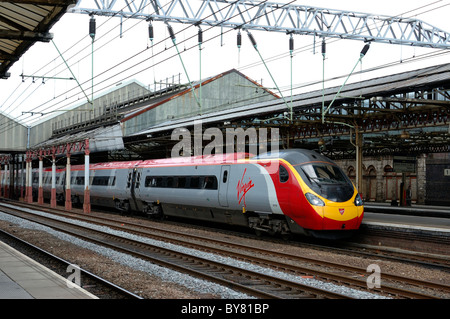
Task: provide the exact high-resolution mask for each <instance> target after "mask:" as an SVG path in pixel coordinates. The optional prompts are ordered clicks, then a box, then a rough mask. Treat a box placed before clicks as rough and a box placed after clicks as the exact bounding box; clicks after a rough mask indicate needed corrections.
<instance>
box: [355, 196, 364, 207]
mask: <svg viewBox="0 0 450 319" xmlns="http://www.w3.org/2000/svg"><path fill="white" fill-rule="evenodd" d="M362 205H363V201H362V199H361V196H360V195H359V193H358V194H356V197H355V206H362Z"/></svg>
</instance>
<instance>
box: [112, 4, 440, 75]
mask: <svg viewBox="0 0 450 319" xmlns="http://www.w3.org/2000/svg"><path fill="white" fill-rule="evenodd" d="M438 2H439V1H438ZM172 57H173V56H172ZM172 57H170V58H172ZM166 60H167V59H166ZM160 63H161V62H160ZM116 66H117V65H116ZM108 71H109V70H108Z"/></svg>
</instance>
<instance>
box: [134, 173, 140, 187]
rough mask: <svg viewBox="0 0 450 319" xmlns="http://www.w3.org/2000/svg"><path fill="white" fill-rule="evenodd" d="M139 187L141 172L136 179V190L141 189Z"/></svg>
mask: <svg viewBox="0 0 450 319" xmlns="http://www.w3.org/2000/svg"><path fill="white" fill-rule="evenodd" d="M139 186H141V173H140V172H139V173H138V175H137V177H136V186H135V187H136V188H139Z"/></svg>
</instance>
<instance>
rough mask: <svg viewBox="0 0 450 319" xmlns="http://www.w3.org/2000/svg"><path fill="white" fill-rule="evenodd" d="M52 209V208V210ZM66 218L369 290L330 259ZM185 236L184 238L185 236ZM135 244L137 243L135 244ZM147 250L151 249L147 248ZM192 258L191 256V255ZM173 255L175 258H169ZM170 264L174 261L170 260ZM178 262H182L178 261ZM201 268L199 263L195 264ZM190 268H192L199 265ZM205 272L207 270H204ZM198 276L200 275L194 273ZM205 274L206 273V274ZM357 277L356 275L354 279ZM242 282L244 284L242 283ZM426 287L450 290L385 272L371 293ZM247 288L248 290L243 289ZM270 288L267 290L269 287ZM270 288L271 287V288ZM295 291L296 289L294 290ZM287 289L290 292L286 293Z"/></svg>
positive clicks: (412, 294)
mask: <svg viewBox="0 0 450 319" xmlns="http://www.w3.org/2000/svg"><path fill="white" fill-rule="evenodd" d="M52 211H53V210H52ZM58 214H60V215H62V216H64V217H70V218H76V219H78V220H81V221H86V222H94V223H96V224H99V225H102V226H107V227H110V228H114V229H118V230H122V231H127V232H131V233H134V234H136V235H139V236H145V237H150V238H152V239H154V240H158V241H166V242H171V243H173V244H176V245H183V246H185V247H188V248H192V249H196V250H202V251H206V252H210V253H214V254H220V255H223V256H228V257H231V258H234V259H239V260H242V261H245V262H248V263H252V264H258V265H260V266H261V267H270V268H272V269H277V270H282V271H283V272H286V273H288V274H293V275H295V276H303V277H313V278H314V279H317V280H323V281H328V282H333V283H336V284H339V285H347V286H351V287H354V288H356V289H361V290H365V291H367V282H366V277H367V276H368V274H367V271H366V269H362V268H357V267H351V266H344V265H340V264H339V265H337V264H333V263H329V262H324V261H322V260H317V259H311V258H305V257H301V256H293V255H288V254H282V253H279V252H274V251H267V250H264V249H260V248H255V247H253V246H246V245H244V244H232V243H230V242H224V241H220V240H214V239H212V238H209V237H201V236H191V235H189V236H188V235H187V234H185V233H177V232H173V231H167V230H164V231H162V230H161V229H160V227H158V228H155V227H149V226H145V227H144V226H143V225H139V224H137V223H124V222H123V221H120V222H118V221H116V220H114V219H112V218H105V217H98V216H92V215H88V216H86V215H85V214H75V213H73V212H71V213H70V214H69V215H68V214H67V212H61V213H58ZM182 238H184V239H182ZM135 245H136V244H135ZM147 249H148V248H147ZM164 254H172V253H169V252H167V251H166V252H164ZM189 257H192V256H189ZM170 258H174V257H170ZM178 258H182V259H185V260H189V263H191V264H197V265H199V264H201V265H202V266H201V267H204V264H205V263H206V262H205V261H204V260H201V261H195V260H192V259H190V258H188V257H187V256H181V257H178ZM282 260H290V261H291V262H281V261H282ZM171 263H174V262H173V261H171ZM176 263H177V264H179V262H176ZM305 263H307V264H313V265H315V266H318V267H324V268H326V269H327V270H326V271H319V270H317V267H316V269H313V268H308V267H305V266H300V265H301V264H305ZM166 266H167V267H171V268H177V267H175V266H173V265H172V264H170V263H169V264H167V265H166ZM196 267H199V266H196ZM196 267H191V268H196ZM210 267H212V268H211V269H215V270H212V272H220V273H222V277H226V278H227V279H229V278H230V277H236V275H235V274H236V270H230V269H225V268H223V266H221V265H219V264H217V263H216V264H214V265H210ZM180 271H183V272H186V271H188V270H186V269H181V270H180ZM202 272H203V273H204V272H205V271H203V270H202ZM195 275H196V276H198V275H199V274H195ZM203 276H204V275H203ZM239 277H240V278H247V279H245V281H244V282H245V283H246V284H249V283H251V284H252V285H258V284H259V285H261V283H258V280H259V282H261V281H265V282H269V281H270V282H272V283H276V285H277V286H278V287H284V288H278V289H277V290H280V289H284V291H285V292H286V293H285V294H284V295H283V294H278V296H281V297H282V298H294V297H326V298H336V297H338V298H339V297H343V296H331V295H325V294H322V295H321V294H320V292H318V291H313V292H311V291H309V292H305V291H303V292H301V293H300V291H301V290H300V289H299V288H296V287H295V285H293V284H292V283H286V282H280V281H278V280H275V279H274V278H268V277H265V278H260V279H255V278H256V277H255V275H254V274H249V273H246V274H243V273H241V274H240V275H239ZM355 277H356V278H355ZM208 280H212V279H211V278H208ZM239 284H242V283H239ZM405 284H407V285H408V286H409V287H408V288H407V289H405V288H398V286H400V285H405ZM227 285H230V283H227ZM239 288H240V289H243V288H242V287H239ZM419 288H420V289H423V288H427V289H430V290H432V291H433V290H439V291H443V292H444V293H450V288H449V287H448V286H443V285H439V284H433V283H429V282H425V281H420V280H414V279H411V278H406V277H400V276H395V275H390V274H386V273H383V284H382V286H381V287H380V288H375V289H373V290H371V292H377V293H380V294H384V295H389V296H394V297H396V298H434V295H433V294H432V293H429V294H424V293H421V292H418V291H417V289H419ZM303 289H304V288H303ZM244 290H246V289H244ZM244 290H241V291H244ZM266 291H267V289H266ZM269 291H270V288H269ZM293 291H296V292H293ZM287 292H288V293H287ZM250 294H251V293H250ZM308 294H309V295H308ZM253 295H255V296H258V297H265V298H267V297H269V298H274V297H277V294H273V295H271V294H270V293H269V294H266V295H257V294H256V293H254V294H253Z"/></svg>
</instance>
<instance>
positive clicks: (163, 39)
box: [35, 0, 267, 112]
mask: <svg viewBox="0 0 450 319" xmlns="http://www.w3.org/2000/svg"><path fill="white" fill-rule="evenodd" d="M266 1H267V0H266ZM224 9H225V8H223V9H221V10H224ZM231 18H233V17H230V19H231ZM138 23H139V22H138ZM190 27H192V26H188V27H187V28H185V29H184V30H181V31H179V32H182V31H185V30H186V29H188V28H190ZM213 28H214V27H213V26H211V27H210V28H209V29H208V30H210V29H213ZM179 32H177V33H179ZM167 38H169V37H167ZM167 38H165V39H163V40H161V41H160V42H159V43H163V42H164V41H165V40H166V39H167ZM191 38H192V37H191ZM184 41H186V39H185V40H184ZM184 41H183V42H184ZM208 41H209V40H208ZM189 49H192V47H191V48H189ZM146 50H147V49H144V50H142V51H140V52H138V53H136V54H135V55H134V56H132V57H127V58H126V59H125V60H123V61H122V62H120V63H118V64H116V65H115V66H114V68H115V67H117V66H118V65H120V64H122V63H125V62H127V61H128V60H129V59H132V58H134V57H136V56H138V55H140V54H141V53H143V52H145V51H146ZM164 51H165V50H163V51H160V52H159V54H161V53H163V52H164ZM186 51H187V50H186ZM173 57H174V56H171V57H169V58H167V59H165V60H163V61H161V62H159V63H162V62H165V61H167V60H170V59H171V58H173ZM143 62H145V60H143V61H141V62H139V63H137V64H135V65H133V66H132V68H133V67H135V66H136V65H138V64H141V63H143ZM159 63H158V64H159ZM111 69H112V68H110V69H108V70H106V71H104V72H102V73H100V74H98V75H97V77H98V76H101V75H103V74H105V73H107V72H108V71H110V70H111ZM147 69H148V68H147ZM142 71H143V70H141V71H139V72H136V73H134V74H133V75H136V74H138V73H140V72H142ZM116 75H117V74H114V75H113V76H116ZM113 76H111V77H113ZM111 77H110V78H111ZM110 78H108V79H110ZM108 79H106V80H108ZM106 80H105V81H106ZM123 80H124V79H120V80H118V81H119V82H120V81H123ZM86 82H87V81H86ZM86 82H84V83H82V84H85V83H86ZM97 91H99V90H97ZM66 93H67V92H64V93H61V94H60V95H59V96H58V97H60V96H62V95H64V94H66ZM74 95H76V94H74ZM74 95H72V96H70V97H73V96H74ZM48 102H49V101H48ZM48 102H46V103H48ZM44 104H45V103H44ZM41 106H42V105H41ZM41 106H38V107H36V108H35V109H37V108H39V107H41ZM52 106H54V105H51V106H49V107H47V108H46V109H45V110H47V109H49V108H51V107H52ZM65 106H67V104H66V105H64V106H62V107H65ZM53 112H55V111H53Z"/></svg>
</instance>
